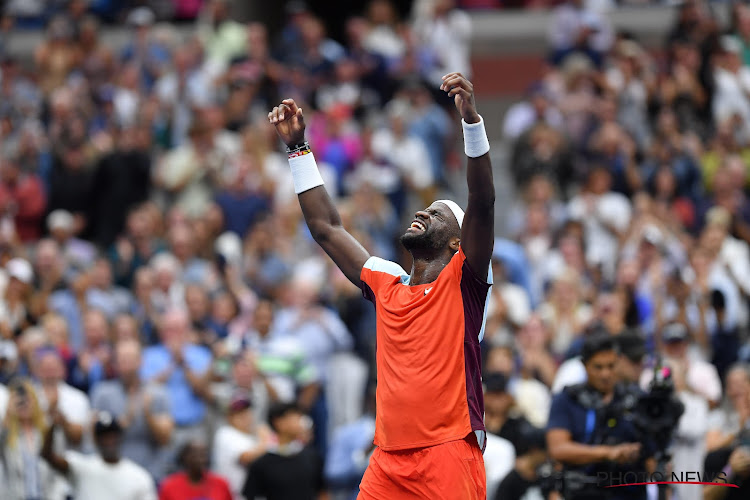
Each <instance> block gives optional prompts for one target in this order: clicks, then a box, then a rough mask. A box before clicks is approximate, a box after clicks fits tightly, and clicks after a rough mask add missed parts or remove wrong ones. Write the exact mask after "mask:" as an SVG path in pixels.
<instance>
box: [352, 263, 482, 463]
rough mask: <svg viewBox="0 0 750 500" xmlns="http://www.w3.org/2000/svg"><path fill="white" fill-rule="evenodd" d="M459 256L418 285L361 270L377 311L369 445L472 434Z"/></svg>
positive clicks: (405, 445) (406, 445) (399, 446)
mask: <svg viewBox="0 0 750 500" xmlns="http://www.w3.org/2000/svg"><path fill="white" fill-rule="evenodd" d="M465 258H466V257H465V255H464V253H463V250H461V249H459V251H458V252H456V254H455V255H454V257H453V258H452V259H451V261H450V263H449V264H448V265H447V266H446V267H445V268H444V269H443V270H442V272H441V273H440V275H439V276H438V278H437V279H436V280H435V281H434V282H432V283H428V284H425V285H417V286H407V285H404V284H403V283H401V282H400V278H399V277H396V276H393V275H392V274H389V273H388V272H385V271H381V270H377V269H376V270H372V269H369V268H368V267H367V265H366V266H365V267H364V268H363V269H362V273H361V279H362V282H363V284H364V285H363V287H369V289H370V290H371V291H372V295H374V299H375V300H374V302H375V307H376V311H377V353H376V359H377V380H378V385H377V391H376V399H377V412H376V417H375V444H376V445H377V446H379V447H380V448H381V449H382V450H385V451H393V450H403V449H411V448H422V447H426V446H433V445H436V444H440V443H445V442H448V441H453V440H456V439H462V438H463V437H464V436H466V435H467V434H469V433H470V432H471V431H472V427H471V421H470V418H469V406H468V403H467V392H466V371H465V364H464V334H465V323H464V321H465V319H464V306H463V300H462V296H461V286H460V285H461V275H462V272H463V271H462V269H463V263H464V260H465ZM367 293H368V291H367V290H366V289H365V294H366V295H367Z"/></svg>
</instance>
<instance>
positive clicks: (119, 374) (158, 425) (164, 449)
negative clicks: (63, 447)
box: [91, 339, 174, 481]
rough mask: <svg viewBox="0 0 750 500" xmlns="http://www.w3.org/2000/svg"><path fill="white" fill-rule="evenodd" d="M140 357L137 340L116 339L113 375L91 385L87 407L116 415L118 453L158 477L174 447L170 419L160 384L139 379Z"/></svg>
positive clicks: (172, 427) (165, 396) (162, 473)
mask: <svg viewBox="0 0 750 500" xmlns="http://www.w3.org/2000/svg"><path fill="white" fill-rule="evenodd" d="M141 361H142V355H141V346H140V344H139V343H138V341H137V340H132V339H131V340H122V341H119V342H118V343H117V344H116V345H115V348H114V369H115V373H116V378H114V379H111V380H105V381H103V382H100V383H98V384H96V385H95V386H94V387H93V389H92V390H91V407H92V408H93V409H94V410H95V411H105V412H108V413H109V414H111V415H112V416H113V417H115V418H116V419H117V422H118V423H119V424H120V426H121V427H122V428H123V445H122V455H123V456H124V457H126V458H129V459H130V460H132V461H134V462H135V463H137V464H139V465H141V466H143V467H145V468H146V469H147V470H148V471H149V473H150V474H151V476H152V477H153V478H154V479H155V480H156V481H160V480H161V479H163V478H164V477H165V476H166V475H167V472H168V467H169V465H170V461H171V458H172V453H173V451H174V450H173V449H172V447H171V446H170V444H171V440H172V433H173V431H174V419H173V418H172V415H171V413H170V408H169V398H168V394H167V391H166V390H165V389H164V387H163V386H160V385H157V384H144V383H143V382H141V380H140V377H139V374H138V371H139V369H140V367H141Z"/></svg>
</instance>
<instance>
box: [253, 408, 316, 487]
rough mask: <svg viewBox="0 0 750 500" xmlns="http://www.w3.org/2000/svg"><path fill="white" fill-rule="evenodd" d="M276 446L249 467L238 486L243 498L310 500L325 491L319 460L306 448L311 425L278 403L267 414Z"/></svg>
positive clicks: (313, 451) (310, 448) (295, 410)
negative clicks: (243, 481)
mask: <svg viewBox="0 0 750 500" xmlns="http://www.w3.org/2000/svg"><path fill="white" fill-rule="evenodd" d="M268 423H269V424H270V425H271V428H272V429H273V431H274V432H275V433H276V443H275V445H274V446H270V447H269V449H268V451H267V452H266V453H265V454H264V455H263V456H261V457H260V458H258V459H257V460H256V461H255V462H253V463H252V465H250V467H249V469H248V471H247V480H246V482H245V484H244V486H243V487H242V493H243V495H244V496H245V498H255V497H256V496H261V495H262V496H265V497H266V498H268V500H292V499H296V500H308V499H309V500H313V499H315V498H319V494H321V493H323V492H324V491H325V484H324V478H323V461H322V459H321V457H320V456H319V455H318V453H317V452H316V451H315V448H313V447H311V446H309V445H308V444H307V442H308V441H309V438H310V436H309V430H310V429H309V426H310V425H311V422H310V420H309V419H308V418H306V417H305V416H304V415H303V414H302V412H300V410H298V409H297V408H296V407H295V406H294V405H293V404H284V403H281V404H278V405H275V406H273V407H272V408H271V409H270V410H269V412H268Z"/></svg>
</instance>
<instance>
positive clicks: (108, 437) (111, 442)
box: [96, 432, 122, 462]
mask: <svg viewBox="0 0 750 500" xmlns="http://www.w3.org/2000/svg"><path fill="white" fill-rule="evenodd" d="M121 441H122V436H121V435H120V433H119V432H106V433H104V434H100V435H99V436H97V437H96V447H97V449H98V450H99V454H100V455H101V456H102V458H103V459H104V460H105V461H106V462H116V461H117V460H119V458H120V442H121Z"/></svg>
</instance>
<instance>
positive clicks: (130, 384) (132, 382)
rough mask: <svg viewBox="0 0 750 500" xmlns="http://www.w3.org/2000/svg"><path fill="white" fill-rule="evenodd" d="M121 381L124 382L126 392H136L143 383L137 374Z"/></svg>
mask: <svg viewBox="0 0 750 500" xmlns="http://www.w3.org/2000/svg"><path fill="white" fill-rule="evenodd" d="M120 380H121V381H122V385H123V387H125V391H126V392H132V391H135V390H136V389H138V387H139V386H140V385H141V381H140V379H139V378H138V375H137V374H135V375H128V376H124V377H121V378H120Z"/></svg>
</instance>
